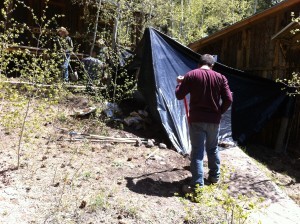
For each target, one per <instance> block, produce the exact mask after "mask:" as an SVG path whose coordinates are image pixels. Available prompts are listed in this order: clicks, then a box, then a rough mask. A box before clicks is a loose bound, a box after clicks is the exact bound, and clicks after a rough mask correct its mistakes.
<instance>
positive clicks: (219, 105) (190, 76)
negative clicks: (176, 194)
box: [175, 54, 232, 193]
mask: <svg viewBox="0 0 300 224" xmlns="http://www.w3.org/2000/svg"><path fill="white" fill-rule="evenodd" d="M214 62H215V60H214V58H213V56H211V55H209V54H205V55H202V56H201V58H200V61H199V68H198V69H195V70H192V71H190V72H188V73H187V74H185V75H184V76H183V77H182V76H179V77H177V83H178V85H177V86H176V91H175V94H176V98H177V99H178V100H182V99H184V97H185V96H186V95H187V94H190V111H189V131H190V140H191V144H192V151H191V173H192V180H191V182H190V186H183V189H182V190H183V191H184V192H185V193H189V192H192V191H194V189H195V187H196V186H197V185H199V186H200V187H202V186H203V185H204V170H203V157H204V149H205V150H206V153H207V159H208V168H209V177H208V180H209V181H210V182H211V183H217V182H218V181H219V177H220V157H219V150H218V136H219V128H220V120H221V116H222V114H223V113H225V112H226V111H227V109H228V108H229V107H230V105H231V103H232V94H231V91H230V89H229V86H228V81H227V79H226V78H225V76H223V75H222V74H220V73H217V72H215V71H213V70H212V67H213V65H214Z"/></svg>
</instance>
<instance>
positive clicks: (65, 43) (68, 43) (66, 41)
mask: <svg viewBox="0 0 300 224" xmlns="http://www.w3.org/2000/svg"><path fill="white" fill-rule="evenodd" d="M57 33H58V34H59V36H60V37H61V38H60V39H59V45H60V47H61V49H62V51H63V57H64V59H63V64H62V66H61V67H62V75H63V80H64V81H65V82H68V81H69V69H68V67H69V64H70V57H71V53H72V51H73V42H72V39H71V37H70V36H69V32H68V30H67V29H66V28H65V27H60V28H58V29H57Z"/></svg>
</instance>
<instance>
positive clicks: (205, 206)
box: [181, 167, 263, 224]
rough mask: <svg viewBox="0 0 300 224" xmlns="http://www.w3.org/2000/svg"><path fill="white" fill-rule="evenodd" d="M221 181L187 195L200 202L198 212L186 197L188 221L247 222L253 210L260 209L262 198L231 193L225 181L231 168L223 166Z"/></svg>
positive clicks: (186, 196) (193, 200)
mask: <svg viewBox="0 0 300 224" xmlns="http://www.w3.org/2000/svg"><path fill="white" fill-rule="evenodd" d="M221 173H222V176H221V182H220V183H219V184H213V185H209V186H204V187H199V186H198V187H197V188H196V190H195V192H194V193H189V194H186V195H185V198H187V199H189V200H191V201H192V202H196V203H199V204H197V205H198V206H199V209H198V212H197V210H195V209H194V208H193V207H191V206H190V205H189V204H188V201H187V200H185V198H182V199H181V201H182V202H183V203H184V204H185V212H186V217H185V221H186V223H231V224H233V223H245V222H246V221H247V220H248V218H249V216H250V214H251V212H253V211H255V210H256V209H258V205H259V203H261V202H262V201H263V199H262V198H256V197H251V198H249V197H247V196H246V195H242V194H238V195H236V196H233V195H230V194H229V191H228V185H226V184H223V181H225V180H227V179H228V176H229V175H230V173H229V170H227V169H226V168H224V167H222V172H221Z"/></svg>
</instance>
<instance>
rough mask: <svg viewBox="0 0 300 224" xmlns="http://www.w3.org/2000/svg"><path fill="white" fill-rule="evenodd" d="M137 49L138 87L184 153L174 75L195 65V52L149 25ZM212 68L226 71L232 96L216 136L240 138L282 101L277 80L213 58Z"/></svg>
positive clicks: (283, 96)
mask: <svg viewBox="0 0 300 224" xmlns="http://www.w3.org/2000/svg"><path fill="white" fill-rule="evenodd" d="M137 49H138V50H137V52H136V55H135V59H134V61H133V64H134V66H135V67H138V68H139V76H138V90H139V91H140V92H141V93H142V94H143V96H144V98H145V100H146V103H147V104H148V106H149V111H150V113H151V115H152V117H153V118H154V119H155V120H157V121H158V122H161V123H162V125H163V127H164V129H165V131H166V133H167V135H168V137H169V139H170V141H171V142H172V144H173V146H174V147H175V148H176V150H177V151H178V152H180V153H183V154H186V153H189V152H190V143H189V134H188V122H187V119H186V112H185V107H184V102H183V100H181V101H178V100H177V99H176V97H175V86H176V84H177V83H176V77H177V76H178V75H184V74H185V73H186V72H188V71H190V70H192V69H195V68H197V67H198V60H199V56H200V55H199V54H197V53H195V52H193V51H192V50H191V49H189V48H187V47H185V46H183V45H181V44H180V43H179V42H177V41H175V40H173V39H172V38H170V37H168V36H167V35H164V34H162V33H161V32H159V31H157V30H155V29H153V28H147V29H146V30H145V32H144V36H143V38H142V40H141V42H140V43H139V46H138V47H137ZM214 70H216V71H218V72H220V73H222V74H223V75H225V76H226V77H227V79H228V82H229V86H230V89H231V91H232V92H233V99H234V101H233V104H232V110H229V111H228V112H227V113H226V114H225V115H224V116H223V118H222V121H221V130H220V136H226V137H231V136H232V137H233V139H234V140H235V141H238V142H240V143H243V142H245V141H246V140H247V138H249V137H250V136H251V135H252V134H253V133H255V132H258V131H259V130H261V128H262V127H263V125H264V124H265V123H266V122H267V121H268V120H269V119H270V118H271V116H272V115H273V114H275V113H276V112H278V111H279V110H280V109H281V108H282V107H283V106H284V104H285V101H286V98H287V95H286V92H285V91H284V90H282V86H281V85H280V84H279V83H276V82H273V81H270V80H267V79H263V78H257V77H254V76H250V75H248V74H246V73H244V72H243V71H239V70H236V69H233V68H230V67H227V66H225V65H222V64H220V63H216V64H215V66H214ZM188 100H189V96H187V101H188ZM231 129H232V135H231Z"/></svg>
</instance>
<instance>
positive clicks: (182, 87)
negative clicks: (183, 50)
mask: <svg viewBox="0 0 300 224" xmlns="http://www.w3.org/2000/svg"><path fill="white" fill-rule="evenodd" d="M177 83H178V84H177V86H176V90H175V95H176V98H177V99H178V100H182V99H184V97H185V96H186V95H187V94H188V93H189V88H188V82H187V79H186V78H185V77H184V76H178V77H177Z"/></svg>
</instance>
